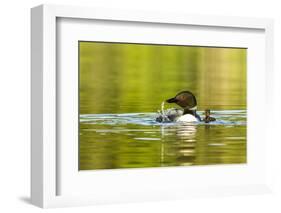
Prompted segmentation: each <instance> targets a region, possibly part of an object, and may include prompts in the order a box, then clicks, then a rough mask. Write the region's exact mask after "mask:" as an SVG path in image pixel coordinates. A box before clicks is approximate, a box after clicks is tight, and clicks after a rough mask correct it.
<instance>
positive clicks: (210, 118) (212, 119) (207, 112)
mask: <svg viewBox="0 0 281 213" xmlns="http://www.w3.org/2000/svg"><path fill="white" fill-rule="evenodd" d="M210 115H211V111H210V110H209V109H206V110H205V118H204V119H203V121H204V122H205V123H210V122H211V121H215V120H216V119H215V118H213V117H211V116H210Z"/></svg>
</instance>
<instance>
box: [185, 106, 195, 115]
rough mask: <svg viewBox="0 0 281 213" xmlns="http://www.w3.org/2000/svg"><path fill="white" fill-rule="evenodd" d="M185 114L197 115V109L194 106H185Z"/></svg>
mask: <svg viewBox="0 0 281 213" xmlns="http://www.w3.org/2000/svg"><path fill="white" fill-rule="evenodd" d="M183 114H184V115H186V114H191V115H194V116H195V115H196V109H193V108H191V109H187V108H185V109H184V110H183Z"/></svg>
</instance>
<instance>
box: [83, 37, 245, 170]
mask: <svg viewBox="0 0 281 213" xmlns="http://www.w3.org/2000/svg"><path fill="white" fill-rule="evenodd" d="M79 49H80V58H79V60H80V64H79V66H80V67H79V69H80V114H100V113H102V114H107V113H119V114H121V113H131V112H141V113H145V112H156V111H157V110H158V109H159V107H160V104H161V102H162V101H163V100H165V99H167V98H169V97H173V96H174V95H175V94H176V93H177V92H179V91H182V90H190V91H192V92H193V93H194V94H195V96H196V97H197V102H198V108H199V110H204V109H206V108H210V109H211V110H233V109H246V53H247V50H246V49H235V48H207V47H189V46H164V45H140V44H117V43H97V42H79ZM166 106H167V105H166ZM171 107H174V106H173V105H171ZM182 128H183V129H182ZM188 128H189V129H188ZM190 128H191V127H190V126H189V127H187V126H182V127H172V128H171V127H161V126H153V125H151V126H141V125H137V124H123V125H120V124H118V125H114V126H109V125H103V124H87V123H80V150H79V154H80V161H79V162H80V163H79V167H80V169H81V170H83V169H105V168H139V167H159V166H178V165H206V164H224V163H245V162H246V126H245V125H244V126H243V125H240V126H239V125H238V126H224V125H218V126H206V125H196V126H192V128H193V129H194V131H191V129H190ZM93 129H94V130H93ZM111 129H124V130H125V131H115V132H110V131H106V130H111ZM163 129H164V130H163ZM98 130H100V131H98ZM135 130H140V131H135ZM165 130H168V133H166V132H165ZM163 131H164V132H165V133H163Z"/></svg>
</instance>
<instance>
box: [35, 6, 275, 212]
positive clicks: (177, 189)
mask: <svg viewBox="0 0 281 213" xmlns="http://www.w3.org/2000/svg"><path fill="white" fill-rule="evenodd" d="M31 14H32V20H31V21H32V33H31V35H32V37H31V39H32V48H31V50H32V147H31V154H32V162H31V168H32V173H31V177H32V180H31V183H32V184H31V185H32V187H31V199H32V203H33V204H35V205H37V206H40V207H57V206H74V205H90V204H99V203H117V202H137V201H143V200H165V199H177V198H188V197H197V196H215V195H216V196H222V195H233V194H237V195H240V194H253V193H264V192H269V191H270V184H269V181H268V176H270V171H269V169H268V164H267V161H266V156H267V155H266V151H265V147H266V146H268V143H269V140H270V139H269V138H270V137H269V134H268V133H269V131H268V129H269V126H268V125H267V124H268V123H270V119H272V118H270V117H266V116H265V114H264V113H261V112H264V111H266V110H267V109H269V108H270V106H272V102H273V100H272V96H271V95H270V91H271V90H272V87H273V85H272V79H273V67H272V66H273V63H272V55H273V52H272V47H273V41H272V34H273V33H272V30H273V23H272V20H270V19H256V18H238V17H216V16H194V15H187V14H161V13H150V12H143V11H118V10H110V9H109V10H100V9H95V8H83V7H81V8H80V7H69V6H53V5H42V6H39V7H35V8H33V9H32V11H31ZM264 121H267V122H264Z"/></svg>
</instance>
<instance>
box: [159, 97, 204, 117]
mask: <svg viewBox="0 0 281 213" xmlns="http://www.w3.org/2000/svg"><path fill="white" fill-rule="evenodd" d="M166 102H167V103H175V104H177V105H179V106H180V107H182V108H183V110H180V109H170V110H168V111H167V112H166V113H165V117H164V116H163V115H160V116H159V117H157V118H156V121H158V122H163V121H165V118H168V120H169V121H180V122H196V121H201V118H200V116H199V115H198V114H197V113H196V109H197V101H196V98H195V96H194V95H193V94H192V93H191V92H189V91H182V92H179V93H178V94H177V95H176V96H175V97H173V98H170V99H168V100H166Z"/></svg>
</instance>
